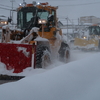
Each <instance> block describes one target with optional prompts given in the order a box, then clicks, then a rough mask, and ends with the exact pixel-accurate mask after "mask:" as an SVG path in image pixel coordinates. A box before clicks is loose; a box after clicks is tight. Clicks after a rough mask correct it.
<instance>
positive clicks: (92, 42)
mask: <svg viewBox="0 0 100 100" xmlns="http://www.w3.org/2000/svg"><path fill="white" fill-rule="evenodd" d="M74 46H75V48H79V49H82V50H99V49H100V26H98V25H91V26H89V27H86V28H85V29H84V31H82V32H81V33H80V34H79V37H77V38H75V41H74Z"/></svg>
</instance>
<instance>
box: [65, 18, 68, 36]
mask: <svg viewBox="0 0 100 100" xmlns="http://www.w3.org/2000/svg"><path fill="white" fill-rule="evenodd" d="M65 19H66V20H67V34H66V36H68V17H67V18H65Z"/></svg>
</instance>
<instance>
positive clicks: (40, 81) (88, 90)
mask: <svg viewBox="0 0 100 100" xmlns="http://www.w3.org/2000/svg"><path fill="white" fill-rule="evenodd" d="M99 59H100V53H97V54H92V55H91V56H90V57H87V58H85V59H81V60H78V61H74V62H71V63H68V64H65V65H62V66H58V67H56V68H53V69H51V70H49V71H46V72H43V73H40V74H36V75H32V76H27V77H26V78H24V79H21V80H19V81H18V82H12V83H7V84H3V85H1V86H0V100H99V99H100V95H99V94H100V86H99V85H100V66H99V65H100V61H99Z"/></svg>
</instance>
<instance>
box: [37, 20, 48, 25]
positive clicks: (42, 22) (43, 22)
mask: <svg viewBox="0 0 100 100" xmlns="http://www.w3.org/2000/svg"><path fill="white" fill-rule="evenodd" d="M38 23H39V24H46V23H47V21H46V20H45V19H39V20H38Z"/></svg>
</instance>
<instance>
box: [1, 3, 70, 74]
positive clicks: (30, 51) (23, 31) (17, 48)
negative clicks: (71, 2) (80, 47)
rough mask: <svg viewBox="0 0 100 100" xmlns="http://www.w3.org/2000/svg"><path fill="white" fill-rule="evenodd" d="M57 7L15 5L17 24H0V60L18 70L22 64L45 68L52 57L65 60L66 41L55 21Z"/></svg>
mask: <svg viewBox="0 0 100 100" xmlns="http://www.w3.org/2000/svg"><path fill="white" fill-rule="evenodd" d="M57 8H58V7H54V6H50V5H49V4H48V3H47V2H46V3H38V4H37V3H36V2H33V3H31V4H27V3H26V2H23V4H22V5H20V7H19V8H18V9H17V26H14V25H10V24H8V25H6V26H4V27H2V43H1V44H0V47H1V49H0V57H1V62H3V63H5V64H6V66H7V69H8V70H12V69H13V70H14V71H13V73H20V72H22V71H23V70H24V69H25V68H28V67H33V68H45V67H47V66H48V65H49V64H50V63H52V61H53V59H59V60H61V61H63V62H67V61H68V59H69V55H70V50H69V45H68V44H67V43H65V42H64V41H65V40H63V38H62V31H61V29H60V28H59V27H58V25H57V16H56V10H57Z"/></svg>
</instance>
